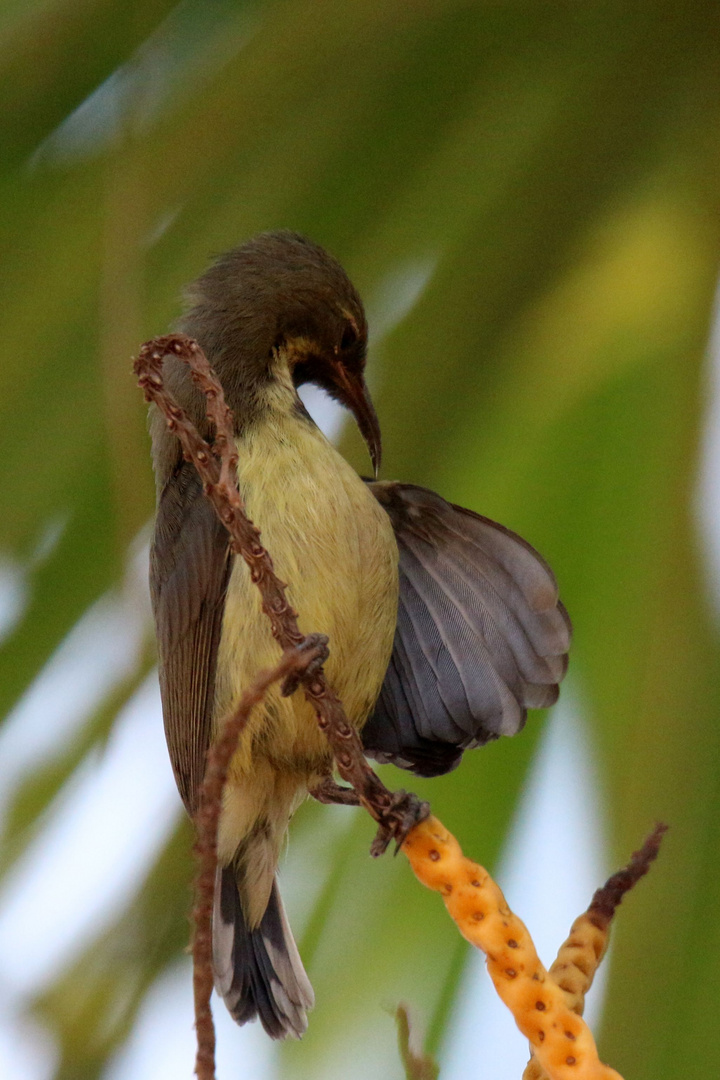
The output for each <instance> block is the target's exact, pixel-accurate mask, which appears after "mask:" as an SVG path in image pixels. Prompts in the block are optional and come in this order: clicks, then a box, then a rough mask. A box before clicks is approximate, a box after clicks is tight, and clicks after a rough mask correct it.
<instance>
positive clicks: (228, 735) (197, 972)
mask: <svg viewBox="0 0 720 1080" xmlns="http://www.w3.org/2000/svg"><path fill="white" fill-rule="evenodd" d="M307 663H308V655H307V653H303V652H302V651H300V650H297V649H288V650H287V651H286V652H285V653H284V654H283V657H282V659H281V660H280V663H279V664H278V665H277V666H276V667H274V668H273V669H272V670H271V671H264V672H262V673H261V674H260V675H258V677H257V679H256V680H255V682H254V684H253V685H252V686H251V687H250V688H249V689H248V690H246V691H245V693H244V694H243V696H242V698H241V699H240V702H239V704H238V706H237V708H236V709H235V711H234V712H233V713H231V714H230V716H229V717H227V719H226V720H225V721H224V722H222V723H221V724H220V728H219V730H220V735H219V737H218V738H217V739H216V740H215V741H214V742H213V743H212V745H211V746H210V749H209V750H208V755H207V765H206V768H205V776H204V778H203V782H202V786H201V788H200V800H199V808H198V812H197V814H196V816H195V828H196V830H197V838H196V841H195V848H194V853H195V858H196V860H197V873H196V876H195V906H194V908H193V913H192V918H193V927H194V931H193V940H192V955H193V997H194V1002H195V1029H196V1032H197V1056H196V1059H195V1072H196V1074H197V1077H198V1080H215V1025H214V1023H213V1018H212V1011H211V1009H210V997H211V995H212V991H213V973H212V911H213V897H214V893H215V872H216V867H217V829H218V820H219V817H220V809H221V806H222V791H223V787H224V786H225V780H226V777H227V771H228V767H229V765H230V760H231V758H232V756H233V753H234V752H235V748H236V746H237V742H238V738H239V737H240V734H241V732H242V730H243V728H244V727H245V725H246V723H247V721H248V718H249V716H250V713H251V712H252V710H253V708H254V707H255V706H256V705H258V704H259V703H260V701H262V699H263V697H264V696H265V692H266V690H267V689H268V687H269V686H270V685H271V684H272V683H274V682H278V681H279V680H280V679H286V678H287V677H288V676H290V675H293V674H298V675H299V674H300V673H301V672H302V671H303V669H304V668H305V667H306V666H307Z"/></svg>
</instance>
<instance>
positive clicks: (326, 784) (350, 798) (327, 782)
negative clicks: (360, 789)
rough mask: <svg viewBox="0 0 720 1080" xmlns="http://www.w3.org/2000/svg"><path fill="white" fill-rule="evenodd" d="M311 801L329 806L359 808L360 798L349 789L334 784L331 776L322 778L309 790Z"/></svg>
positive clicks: (352, 789)
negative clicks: (315, 800)
mask: <svg viewBox="0 0 720 1080" xmlns="http://www.w3.org/2000/svg"><path fill="white" fill-rule="evenodd" d="M310 794H311V795H312V797H313V799H317V801H318V802H320V803H325V804H326V805H330V806H359V805H360V797H359V795H358V793H357V792H356V791H355V790H354V788H351V787H343V785H342V784H336V783H335V781H334V780H333V778H332V777H331V776H324V777H323V779H322V780H321V781H320V783H319V784H317V786H316V787H314V788H310Z"/></svg>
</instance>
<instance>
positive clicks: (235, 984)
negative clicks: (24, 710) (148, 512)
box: [150, 232, 571, 1039]
mask: <svg viewBox="0 0 720 1080" xmlns="http://www.w3.org/2000/svg"><path fill="white" fill-rule="evenodd" d="M179 328H180V329H181V330H182V331H183V332H184V333H186V334H188V335H189V336H190V337H193V338H195V339H196V340H197V341H198V343H199V345H200V346H201V347H202V349H203V350H204V351H205V353H206V355H207V357H208V359H209V361H210V363H211V364H212V366H213V367H214V369H215V372H216V374H217V376H218V379H219V380H220V383H221V385H222V387H223V391H224V394H225V398H226V400H227V403H228V405H229V406H230V408H231V409H232V412H233V415H234V419H235V437H236V441H237V450H238V455H239V460H238V466H237V471H238V482H239V487H240V493H241V495H242V498H243V499H244V502H245V507H246V511H247V513H248V515H249V516H250V518H251V519H252V520H253V521H254V522H255V524H256V525H257V526H258V527H259V528H260V530H261V533H262V539H263V543H264V545H265V546H266V547H267V549H268V551H269V552H270V554H271V556H272V558H273V561H274V564H275V569H276V572H277V573H278V575H279V576H280V578H281V579H282V580H283V581H285V582H287V583H288V586H289V587H288V592H287V596H288V600H289V602H290V603H291V604H292V605H293V607H294V608H295V609H296V610H297V611H298V613H299V619H300V629H301V630H302V631H303V633H311V632H321V633H323V634H326V635H327V636H328V638H329V647H330V655H329V659H328V661H327V664H326V666H325V671H326V674H327V678H328V681H329V683H330V685H331V686H332V687H333V688H334V689H335V690H336V692H337V693H338V695H339V696H340V698H341V700H342V702H343V704H344V706H345V710H346V713H347V715H348V717H349V719H350V721H351V722H352V723H353V724H354V725H356V727H357V729H358V730H359V731H361V737H362V740H363V745H364V749H365V752H366V753H367V755H368V756H369V757H371V758H374V759H375V760H377V761H378V762H394V763H395V764H396V765H399V766H400V767H401V768H403V769H409V770H411V771H412V772H414V773H416V774H418V775H420V776H437V775H440V774H442V773H445V772H448V771H449V770H451V769H454V768H455V767H456V765H457V764H458V763H459V761H460V759H461V757H462V755H463V752H464V751H465V750H468V749H470V748H471V747H476V746H481V745H483V744H484V743H487V742H489V741H490V740H491V739H496V738H498V737H499V736H500V735H514V734H515V733H516V732H518V731H519V730H520V728H521V727H522V726H523V723H524V721H525V717H526V711H527V709H528V708H542V707H546V706H549V705H552V704H553V703H554V702H555V700H556V699H557V695H558V684H559V683H560V681H561V680H562V678H563V675H564V674H565V670H566V667H567V653H568V648H569V645H570V635H571V627H570V621H569V619H568V616H567V613H566V611H565V608H564V607H563V605H562V603H561V602H560V601H559V599H558V589H557V583H556V581H555V578H554V576H553V573H552V571H551V570H550V568H549V566H548V565H547V563H546V562H545V561H544V560H543V559H542V558H541V557H540V555H538V553H537V552H536V551H535V550H534V549H533V548H532V547H531V546H530V545H529V544H528V543H526V542H525V541H524V540H522V539H521V538H520V537H519V536H517V535H516V534H515V533H513V532H511V531H510V530H509V529H506V528H504V527H503V526H502V525H498V524H496V523H495V522H494V521H490V520H489V519H488V518H485V517H481V516H480V515H479V514H476V513H473V512H472V511H470V510H464V509H462V508H461V507H458V506H454V505H452V504H451V503H449V502H446V501H445V500H444V499H443V498H441V497H440V496H439V495H436V494H435V493H434V492H432V491H428V490H427V489H425V488H422V487H417V486H415V485H412V484H402V483H396V482H393V481H391V482H388V481H378V480H377V479H376V480H375V481H366V480H364V479H362V478H361V477H360V476H359V475H358V474H357V473H356V472H355V470H354V469H353V468H351V466H350V465H349V464H348V463H347V462H346V461H345V460H344V458H343V457H342V456H341V455H340V454H339V453H338V451H337V450H336V449H335V448H334V447H333V446H332V445H331V443H330V442H329V441H328V440H327V439H326V438H325V436H324V435H323V434H322V432H321V431H320V430H319V428H318V427H317V426H316V424H315V423H314V421H313V420H312V418H311V417H310V415H309V414H308V412H307V411H306V409H305V407H304V405H303V403H302V401H301V399H300V397H299V395H298V388H299V387H301V386H302V385H303V384H305V383H314V384H316V385H317V386H319V387H322V388H323V389H324V390H325V391H327V392H328V393H329V394H330V395H331V396H332V397H333V398H335V399H336V400H337V401H339V402H340V403H341V404H342V405H343V406H345V407H347V408H348V409H349V410H350V411H351V412H352V413H353V415H354V417H355V419H356V421H357V424H358V426H359V429H360V432H361V434H362V435H363V437H364V439H365V441H366V443H367V447H368V450H369V454H370V458H371V460H372V463H373V467H374V470H375V476H376V477H377V475H378V469H379V466H380V458H381V440H380V427H379V424H378V419H377V416H376V413H375V409H374V407H373V404H372V401H371V399H370V395H369V393H368V389H367V386H366V383H365V379H364V371H365V357H366V348H367V336H368V331H367V323H366V319H365V314H364V311H363V306H362V302H361V300H360V297H359V296H358V294H357V292H356V291H355V289H354V287H353V285H352V284H351V282H350V281H349V279H348V277H347V275H346V273H345V271H344V270H343V269H342V267H341V266H340V264H339V263H338V262H337V261H336V260H335V259H334V258H333V257H332V256H331V255H329V254H328V253H327V252H326V251H325V250H324V249H323V248H321V247H319V246H318V245H317V244H315V243H313V242H312V241H310V240H308V239H306V238H304V237H302V236H299V235H297V234H295V233H292V232H273V233H265V234H262V235H260V236H257V237H256V238H254V239H252V240H250V241H249V242H248V243H245V244H243V245H242V246H241V247H238V248H235V249H234V250H232V251H229V252H227V253H226V254H224V255H221V256H220V257H219V258H218V259H217V260H216V261H215V262H214V263H213V264H212V265H211V266H210V267H209V269H208V270H206V271H205V273H204V274H203V275H202V276H201V277H200V278H198V280H197V281H196V282H195V283H194V284H193V285H192V286H191V287H190V289H189V291H188V303H187V308H186V312H185V314H184V317H183V318H182V320H181V323H180V326H179ZM163 371H164V377H165V380H166V384H167V385H168V387H169V388H170V390H171V391H172V392H173V393H174V395H175V397H176V398H177V400H178V402H179V404H180V405H181V406H182V407H183V408H184V409H185V410H186V411H187V413H188V415H189V416H190V418H191V419H192V421H193V422H194V423H195V425H196V426H197V428H198V430H199V431H200V433H201V434H202V435H203V436H204V437H205V438H207V439H208V440H210V441H212V438H213V432H212V430H211V428H210V424H209V422H208V420H207V418H206V412H205V404H206V403H205V399H204V397H203V395H202V394H201V393H200V391H199V390H198V389H197V388H196V387H195V386H194V384H193V383H192V380H191V378H190V376H189V373H188V370H187V368H186V366H185V365H184V364H183V363H182V361H180V360H179V359H178V358H177V357H174V356H172V355H169V356H167V357H166V358H165V360H164V365H163ZM150 431H151V437H152V456H153V465H154V469H155V477H156V482H157V516H156V522H155V531H154V538H153V543H152V549H151V567H150V583H151V593H152V601H153V611H154V616H155V624H156V631H157V641H158V653H159V671H160V689H161V696H162V707H163V717H164V725H165V734H166V738H167V744H168V749H169V752H170V759H171V761H172V767H173V771H174V774H175V779H176V781H177V785H178V789H179V791H180V795H181V796H182V799H183V802H184V804H185V807H186V808H187V811H188V813H189V814H190V815H191V817H192V816H193V815H194V814H195V813H196V811H197V807H198V796H199V790H200V785H201V783H202V779H203V772H204V768H205V757H206V752H207V750H208V747H209V745H210V744H211V742H212V740H213V738H214V737H215V736H216V734H217V731H218V725H219V723H220V721H221V720H222V718H223V717H225V716H227V715H228V714H229V713H230V711H231V710H232V709H233V706H235V705H236V704H237V702H238V701H239V699H240V697H241V695H242V693H243V691H244V690H245V689H246V688H247V687H248V686H249V685H250V684H251V683H252V681H253V680H254V678H255V677H256V675H257V674H258V672H259V671H260V670H262V669H266V668H270V667H272V666H274V664H275V663H276V662H277V660H278V645H277V642H276V641H275V640H274V639H273V637H272V634H271V630H270V622H269V620H268V619H267V617H266V616H265V615H264V614H263V612H262V610H261V606H260V594H259V592H258V590H257V588H256V586H255V585H254V584H253V583H252V582H251V580H250V572H249V570H248V567H247V566H246V564H245V563H244V562H243V560H242V559H241V558H239V557H236V556H234V555H233V554H232V553H231V552H230V549H229V538H228V534H227V532H226V530H225V527H224V526H223V525H222V523H221V522H220V520H219V519H218V517H217V516H216V514H215V511H214V510H213V508H212V506H211V504H210V502H209V501H208V499H207V498H206V497H205V495H204V493H203V489H202V483H201V481H200V478H199V476H198V474H197V472H196V471H195V468H194V466H193V465H192V463H190V462H187V461H185V460H184V459H183V455H182V451H181V448H180V443H179V441H178V439H177V437H176V436H175V435H174V434H173V433H172V432H171V431H170V430H169V429H168V427H167V425H166V422H165V419H164V417H163V416H162V415H161V414H160V412H159V411H158V410H157V409H156V408H155V407H154V406H153V407H151V416H150ZM332 770H333V760H332V755H331V753H330V750H329V746H328V744H327V741H326V739H325V736H324V735H323V734H322V732H321V731H320V729H319V727H318V724H317V721H316V717H315V715H314V711H313V709H312V707H311V706H310V705H309V704H308V702H307V701H306V700H305V698H304V696H303V693H302V690H298V691H296V692H294V693H292V694H291V695H290V696H283V695H282V694H281V692H280V690H279V689H278V688H277V687H275V688H273V689H271V690H270V691H269V692H268V694H267V696H266V697H265V699H264V701H263V703H262V704H261V705H259V706H258V707H257V708H256V709H255V710H254V712H253V713H252V715H251V717H250V721H249V723H248V725H247V726H246V728H245V730H244V731H243V733H242V735H241V737H240V739H239V742H238V747H237V751H236V752H235V754H234V756H233V758H232V761H231V764H230V769H229V772H228V779H227V783H226V786H225V791H224V795H223V804H222V812H221V817H220V824H219V829H218V871H217V878H216V885H215V905H214V912H213V966H214V977H215V985H216V988H217V990H218V992H219V993H220V994H221V996H222V997H223V999H224V1001H225V1004H226V1005H227V1007H228V1009H229V1011H230V1013H231V1014H232V1016H233V1017H234V1018H235V1020H236V1021H237V1022H238V1023H240V1024H244V1023H245V1022H246V1021H248V1020H252V1019H254V1018H255V1017H259V1018H260V1021H261V1023H262V1025H263V1027H264V1028H265V1030H266V1031H267V1033H268V1034H269V1035H271V1036H272V1037H273V1038H278V1039H280V1038H285V1037H287V1036H296V1037H299V1036H300V1035H302V1033H303V1032H304V1031H305V1029H306V1028H307V1012H308V1010H309V1009H310V1008H311V1007H312V1005H313V1001H314V998H313V991H312V987H311V985H310V982H309V980H308V977H307V975H306V973H305V970H304V968H303V965H302V961H301V959H300V956H299V954H298V950H297V947H296V945H295V942H294V940H293V936H292V933H291V930H290V927H289V925H288V921H287V918H286V916H285V912H284V909H283V904H282V901H281V898H280V893H279V890H278V885H277V880H276V868H277V863H278V857H279V853H280V849H281V846H282V843H283V838H284V836H285V833H286V831H287V828H288V824H289V822H290V819H291V818H292V816H293V813H294V812H295V810H296V808H297V807H298V805H299V804H300V803H301V802H302V801H303V799H305V798H306V796H307V794H308V792H311V791H313V790H317V789H319V788H321V787H322V785H323V783H324V782H327V781H328V780H330V779H331V777H332Z"/></svg>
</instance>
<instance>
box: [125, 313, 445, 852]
mask: <svg viewBox="0 0 720 1080" xmlns="http://www.w3.org/2000/svg"><path fill="white" fill-rule="evenodd" d="M168 353H173V354H174V355H175V356H178V357H180V359H182V360H185V361H186V363H187V364H188V365H189V367H190V373H191V375H192V378H193V381H194V382H195V384H196V385H197V386H198V387H199V389H200V390H201V391H202V392H203V394H204V395H205V397H206V399H207V415H208V419H209V420H210V421H211V423H212V424H213V426H214V428H215V430H216V437H215V441H214V442H213V445H212V447H210V446H209V445H208V443H207V442H205V440H204V439H203V438H201V436H200V435H199V434H198V432H197V430H196V428H195V425H194V424H193V423H192V421H191V420H190V419H189V418H188V417H187V416H186V414H185V412H184V410H183V409H181V408H180V406H179V405H178V404H177V402H176V401H175V400H174V399H173V397H172V395H171V394H170V393H169V392H168V391H167V389H166V388H165V386H164V383H163V377H162V362H163V357H164V356H166V355H167V354H168ZM135 372H136V374H137V375H138V381H139V383H140V385H141V387H142V388H143V390H144V392H145V397H146V399H147V400H148V401H153V402H154V403H155V404H156V405H157V406H158V407H159V408H160V409H161V410H162V411H163V412H164V414H165V416H166V417H167V422H168V427H169V428H170V430H171V431H174V432H175V434H176V435H177V437H178V439H179V440H180V443H181V444H182V448H183V453H184V455H185V457H186V459H187V460H188V461H192V462H193V464H194V465H195V468H196V469H197V471H198V473H199V475H200V478H201V480H202V481H203V489H204V491H205V494H206V495H207V497H208V498H209V499H210V501H211V502H212V504H213V506H214V507H215V510H216V512H217V514H218V516H219V518H220V520H221V521H222V522H223V524H224V525H225V527H226V528H227V530H228V533H229V534H230V548H231V550H232V551H233V552H234V553H235V554H236V555H239V556H241V558H243V559H244V560H245V562H246V563H247V564H248V566H249V567H250V576H251V578H252V580H253V581H254V582H255V584H256V585H257V587H258V589H259V590H260V594H261V596H262V607H263V611H264V612H265V614H266V615H267V616H268V618H269V619H270V623H271V626H272V632H273V636H274V637H275V638H276V639H277V641H278V642H279V644H280V646H281V647H282V648H283V649H287V648H289V647H291V646H297V645H300V644H301V643H302V642H303V641H304V640H305V639H304V636H303V634H302V633H301V632H300V629H299V627H298V621H297V612H296V611H294V610H293V608H292V607H291V606H290V604H289V603H288V601H287V598H286V596H285V590H286V588H287V585H286V584H285V582H282V581H280V579H279V578H278V576H277V575H276V573H275V571H274V569H273V562H272V559H271V558H270V555H269V554H268V552H267V551H266V550H265V548H264V547H263V545H262V544H261V542H260V530H259V529H258V528H257V527H256V526H255V525H254V524H253V523H252V522H251V521H250V519H249V518H248V517H247V515H246V514H245V511H244V507H243V502H242V499H241V497H240V491H239V489H238V483H237V461H238V458H237V450H236V447H235V436H234V428H233V417H232V413H231V411H230V409H229V408H228V407H227V405H226V404H225V398H224V395H223V392H222V387H221V386H220V384H219V382H218V380H217V376H216V375H215V373H214V372H213V370H212V368H211V367H210V364H209V363H208V360H207V357H206V356H205V354H204V353H203V351H202V349H201V348H200V346H199V345H198V344H197V342H195V341H193V340H192V339H191V338H188V337H186V336H185V335H184V334H169V335H167V336H166V337H161V338H155V339H154V340H153V341H149V342H147V343H146V344H145V345H143V347H142V349H141V350H140V354H139V356H138V358H137V360H136V361H135ZM299 682H300V683H301V684H302V687H303V690H304V692H305V697H306V698H307V700H308V701H309V702H310V704H311V705H312V706H313V708H314V709H315V712H316V714H317V719H318V724H319V726H320V728H321V729H322V731H323V732H324V733H325V735H326V737H327V740H328V742H329V743H330V747H331V749H332V752H333V755H334V758H335V762H336V764H337V769H338V772H339V773H340V775H341V776H342V778H343V780H346V781H347V782H348V783H349V784H351V785H352V787H353V788H354V789H355V791H356V792H357V793H358V795H359V797H360V801H361V803H362V805H363V806H364V807H365V809H366V810H367V811H368V812H369V813H370V814H371V815H372V817H373V818H374V819H375V821H377V822H378V824H379V830H378V835H377V837H376V840H375V842H374V844H373V847H372V853H373V854H374V855H379V854H381V853H382V852H383V851H384V850H385V848H386V847H387V845H388V843H389V842H390V840H391V839H392V838H393V837H395V839H396V840H397V841H398V842H400V841H401V840H402V838H403V837H404V836H405V835H406V833H407V831H408V828H410V827H411V826H412V825H413V824H414V823H415V822H416V821H419V820H421V819H422V818H423V817H425V816H427V814H428V813H429V807H428V806H427V804H426V803H421V802H420V800H418V799H417V797H416V796H414V795H412V794H409V793H407V792H404V791H400V792H395V793H393V792H391V791H389V790H388V789H387V788H386V787H385V785H384V784H383V782H382V781H381V780H380V779H379V777H378V776H377V775H376V774H375V773H374V772H373V770H372V769H371V768H370V766H369V765H368V763H367V761H366V760H365V756H364V753H363V748H362V743H361V741H360V737H359V735H358V733H357V732H356V731H355V729H354V728H353V727H352V725H351V724H350V723H349V721H348V719H347V716H346V715H345V711H344V709H343V707H342V703H341V702H340V699H339V698H338V696H337V694H335V692H334V691H333V690H332V689H331V687H329V686H328V684H327V681H326V679H325V675H324V673H323V671H322V668H321V667H320V668H319V669H316V668H312V669H310V670H309V671H308V672H306V673H305V674H304V675H303V676H302V677H301V678H300V679H299Z"/></svg>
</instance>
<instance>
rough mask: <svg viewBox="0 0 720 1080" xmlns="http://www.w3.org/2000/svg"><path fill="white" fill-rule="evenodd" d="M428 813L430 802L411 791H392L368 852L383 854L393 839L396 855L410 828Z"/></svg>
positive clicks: (375, 855)
mask: <svg viewBox="0 0 720 1080" xmlns="http://www.w3.org/2000/svg"><path fill="white" fill-rule="evenodd" d="M429 815H430V803H429V802H425V801H424V800H423V799H420V798H418V796H417V795H413V793H412V791H394V792H392V793H391V802H390V805H389V806H388V807H387V808H386V809H385V811H384V813H383V816H382V820H381V821H380V824H379V825H378V831H377V833H376V835H375V839H374V840H373V842H372V844H371V845H370V854H371V855H372V856H373V858H377V857H378V855H384V854H385V851H386V850H387V846H388V844H389V843H390V841H391V840H394V841H395V854H396V855H397V853H398V851H399V850H400V848H401V847H402V844H403V841H404V839H405V837H406V836H407V834H408V833H409V832H410V830H411V829H413V828H414V827H415V826H416V825H418V824H419V823H420V822H421V821H424V820H425V818H426V817H429Z"/></svg>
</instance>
